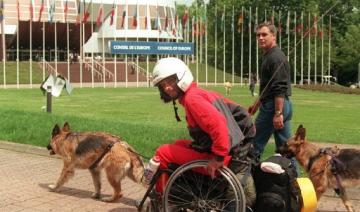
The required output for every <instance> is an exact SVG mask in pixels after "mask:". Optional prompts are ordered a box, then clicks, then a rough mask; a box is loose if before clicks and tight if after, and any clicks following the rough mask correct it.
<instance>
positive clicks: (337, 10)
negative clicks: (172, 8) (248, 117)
mask: <svg viewBox="0 0 360 212" xmlns="http://www.w3.org/2000/svg"><path fill="white" fill-rule="evenodd" d="M196 2H197V6H196ZM224 5H225V20H226V21H225V24H226V30H225V34H226V38H225V45H224V44H223V30H222V29H221V28H220V26H221V24H220V23H221V21H220V19H221V16H222V14H223V11H224ZM233 7H234V11H235V12H234V15H233V14H232V8H233ZM242 7H244V9H245V15H244V22H243V26H244V31H243V32H244V35H243V36H244V37H243V43H241V33H238V32H237V31H236V28H237V21H238V19H239V16H240V12H241V8H242ZM250 7H251V8H252V11H251V17H252V21H251V22H252V26H251V29H250V31H252V32H254V25H255V22H254V21H255V20H254V19H255V8H256V7H257V8H258V22H259V23H260V22H262V21H264V20H265V14H266V16H267V18H266V19H267V20H268V21H269V20H270V19H271V16H272V11H274V16H275V24H276V25H278V17H279V11H281V13H282V15H281V23H282V27H283V33H282V34H283V39H282V46H287V43H288V39H287V36H286V35H285V33H284V31H285V24H286V19H287V12H288V11H290V12H291V24H290V25H291V30H292V31H293V29H294V26H293V20H294V12H295V11H296V13H297V16H298V17H297V24H299V22H300V17H299V16H300V13H301V12H303V13H304V31H305V29H307V28H308V27H312V26H313V16H314V15H317V16H318V21H319V23H318V27H319V31H320V30H321V31H322V33H323V35H324V36H323V38H324V53H321V51H320V50H321V38H320V37H318V40H317V55H316V60H317V75H321V71H320V70H321V69H320V66H321V58H322V54H323V57H324V60H323V62H324V67H325V71H327V69H329V68H328V67H327V64H328V62H327V60H328V55H329V53H328V40H329V38H328V34H329V27H330V23H329V16H330V15H331V17H332V18H331V32H332V33H331V34H332V37H331V53H330V56H331V64H330V66H331V68H330V72H331V73H330V74H331V75H335V76H336V75H338V76H337V77H338V78H339V80H340V82H341V83H345V82H348V81H354V80H355V79H356V77H355V76H356V71H355V70H354V69H351V68H349V67H353V63H354V62H358V61H355V59H353V61H349V60H347V59H344V58H343V57H340V58H338V56H339V55H340V54H343V52H344V51H345V49H343V46H344V45H343V42H342V40H343V39H344V36H345V35H346V34H347V33H351V32H348V30H349V27H348V26H350V25H357V24H358V23H359V20H360V13H359V10H358V9H359V8H360V1H358V0H341V1H340V0H321V1H320V0H303V1H298V0H289V1H282V0H267V1H260V0H254V1H250V0H217V1H214V0H212V1H210V3H209V4H208V5H207V11H208V12H207V32H208V61H209V63H210V64H211V65H213V66H214V65H215V51H216V52H217V56H216V57H217V58H216V65H217V67H218V68H219V69H222V67H223V65H224V62H223V61H224V60H223V52H224V49H225V55H226V56H225V57H226V61H225V65H226V71H227V72H228V73H229V72H231V71H232V42H233V41H232V37H231V36H232V29H231V22H232V18H233V17H234V27H235V33H234V49H235V53H234V54H235V56H234V58H235V72H236V73H237V74H240V71H241V70H240V67H241V66H240V63H241V59H240V58H241V51H240V49H241V48H243V49H244V53H243V59H242V60H243V64H244V66H243V72H244V73H248V72H249V69H251V71H254V67H255V63H256V62H257V61H256V51H255V48H256V47H255V46H256V38H255V33H251V36H252V40H251V42H249V36H250V35H249V26H248V23H249V17H250V14H249V13H250ZM196 11H197V12H196ZM203 11H204V6H203V1H201V0H198V1H195V2H194V3H193V5H192V6H191V7H190V19H191V17H192V16H194V15H196V13H197V14H202V13H203ZM309 13H310V14H311V17H312V18H311V23H310V26H308V25H309V24H308V23H307V16H308V14H309ZM323 15H324V17H321V16H323ZM321 20H323V23H324V25H323V27H324V29H321V27H322V26H321V25H320V24H321ZM216 30H217V34H216V35H215V31H216ZM293 34H294V33H291V35H290V42H291V44H290V58H291V59H290V63H291V67H292V69H293V67H294V59H293V58H294V57H293V55H294V52H295V51H294V44H293V42H294V35H293ZM299 40H300V35H298V37H297V42H298V41H299ZM215 41H217V46H216V48H215ZM307 43H308V42H307V39H306V38H304V63H303V64H304V70H307V65H308V62H307V60H308V56H307V54H308V53H307V48H308V44H307ZM314 43H315V41H314V39H312V40H311V53H310V54H311V56H310V58H311V62H310V64H311V67H312V72H313V69H314V65H315V64H314V58H315V55H314V54H315V53H314V45H315V44H314ZM355 43H356V45H358V44H359V41H355ZM250 45H251V46H252V52H251V60H250V59H249V58H250V56H249V51H248V49H249V46H250ZM350 45H351V44H350ZM296 49H297V50H296V53H297V56H298V57H297V61H296V63H297V68H296V70H292V71H293V72H294V71H295V72H296V73H297V75H299V74H300V67H301V64H300V51H301V50H300V43H299V42H298V44H297V47H296ZM260 54H261V53H260ZM285 54H287V52H285ZM260 56H261V55H260ZM250 65H251V68H250ZM326 74H327V73H326Z"/></svg>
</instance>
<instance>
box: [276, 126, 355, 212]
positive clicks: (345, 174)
mask: <svg viewBox="0 0 360 212" xmlns="http://www.w3.org/2000/svg"><path fill="white" fill-rule="evenodd" d="M305 135H306V130H305V128H303V126H302V125H300V126H299V127H298V129H297V131H296V133H295V135H294V136H293V137H292V138H290V139H289V140H288V142H287V143H285V144H284V145H283V146H282V147H281V148H280V149H279V152H280V153H281V154H282V155H284V156H286V157H296V159H297V161H298V162H299V163H300V165H301V166H302V167H303V168H304V170H306V171H307V172H308V175H309V178H310V179H311V181H312V183H313V185H314V188H315V191H316V196H317V198H318V199H320V197H321V195H322V194H323V193H324V192H325V191H326V190H327V189H328V188H333V189H335V190H337V191H339V195H340V198H341V199H342V201H343V203H344V205H345V207H346V209H347V210H348V211H354V210H353V208H352V206H351V204H350V202H349V200H348V198H347V195H346V191H345V188H346V187H351V186H356V185H359V184H360V150H359V149H339V148H337V147H333V148H326V149H320V148H319V147H317V146H316V145H314V144H311V143H310V142H309V141H307V140H306V138H305ZM333 163H334V164H336V165H335V166H332V164H333ZM332 167H336V168H335V169H334V170H332ZM334 171H335V172H334ZM335 173H336V175H337V176H338V180H339V182H338V180H337V179H336V176H335Z"/></svg>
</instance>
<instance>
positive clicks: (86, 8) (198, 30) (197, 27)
mask: <svg viewBox="0 0 360 212" xmlns="http://www.w3.org/2000/svg"><path fill="white" fill-rule="evenodd" d="M91 5H92V0H91V1H90V2H89V3H86V2H85V1H83V12H82V13H81V10H80V7H81V2H80V0H77V18H76V23H77V24H80V23H86V22H88V20H89V17H90V8H91ZM44 8H45V0H41V6H40V9H39V14H38V22H41V18H42V13H43V11H44ZM119 8H120V7H119ZM55 9H56V8H55V0H49V6H48V13H49V21H50V22H53V19H54V13H55ZM115 9H116V4H115V0H114V3H113V5H112V8H111V10H110V12H109V14H108V16H109V17H110V25H113V23H114V15H115ZM29 10H30V11H29V12H30V20H31V21H33V20H34V0H29ZM156 10H157V11H156V17H155V19H152V20H151V21H150V23H151V28H152V29H155V30H159V31H167V32H171V31H172V33H173V34H174V35H177V34H178V33H181V32H182V31H183V30H184V28H185V27H186V26H187V24H188V22H189V19H190V18H189V17H190V14H189V10H188V9H185V11H184V14H183V16H182V18H181V21H179V16H178V14H177V12H176V10H175V14H174V21H171V23H170V21H169V16H168V14H167V13H166V16H165V20H163V21H161V19H160V15H159V14H160V12H159V8H158V7H157V8H156ZM68 11H69V8H68V1H67V0H66V1H65V2H64V11H63V12H64V16H65V22H66V21H67V15H68ZM137 11H138V5H136V8H135V10H134V14H133V15H132V26H133V27H135V28H136V27H137V26H138V24H139V23H138V14H137ZM17 13H18V19H19V18H20V8H19V0H17ZM103 13H104V11H103V5H101V6H100V8H99V10H98V14H97V17H96V24H97V26H100V25H101V23H102V21H103V18H104V14H103ZM146 13H147V10H146ZM126 14H127V11H126V10H125V8H124V10H123V12H122V16H121V19H122V20H121V28H124V22H125V21H126ZM273 14H274V12H273ZM200 16H202V17H200V18H199V17H195V16H192V27H191V31H192V33H193V34H195V35H203V34H204V33H205V31H206V29H205V22H206V17H205V16H204V15H200ZM3 18H4V1H3V0H0V21H2V20H3ZM219 18H220V21H221V23H220V28H221V30H223V29H224V25H225V11H223V12H222V14H221V16H220V17H216V18H215V19H216V20H215V21H219V20H218V19H219ZM245 18H246V17H245V12H244V10H242V11H241V12H240V14H239V15H238V18H237V23H236V25H237V32H238V33H241V32H242V29H243V28H245V30H252V29H251V28H252V27H251V25H252V23H251V22H249V21H248V22H249V23H248V26H245V27H243V25H244V23H245V21H246V20H245ZM256 19H257V18H256ZM290 19H291V17H290V15H287V18H286V24H285V25H286V31H285V32H286V34H289V33H290V32H293V33H304V35H305V36H307V35H309V34H311V35H319V36H322V35H323V31H319V30H318V17H317V16H316V15H315V16H313V23H311V24H309V23H308V24H307V25H308V26H307V27H306V28H305V27H304V23H303V21H296V19H297V20H299V19H300V16H297V17H296V18H294V22H297V24H296V25H295V26H293V29H292V30H290V25H291V23H290ZM269 20H270V21H271V22H272V23H273V24H274V25H277V28H278V32H280V33H282V30H283V29H282V24H281V19H280V18H279V19H278V22H277V23H275V17H274V15H272V16H271V17H270V18H269ZM162 22H163V23H162ZM144 23H145V28H146V29H147V28H148V14H145V19H144ZM231 26H232V29H233V30H235V27H234V23H232V24H231ZM256 27H257V20H256V21H255V23H254V31H256Z"/></svg>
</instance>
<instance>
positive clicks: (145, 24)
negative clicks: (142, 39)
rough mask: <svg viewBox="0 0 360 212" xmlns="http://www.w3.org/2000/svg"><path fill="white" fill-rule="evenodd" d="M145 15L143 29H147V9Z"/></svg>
mask: <svg viewBox="0 0 360 212" xmlns="http://www.w3.org/2000/svg"><path fill="white" fill-rule="evenodd" d="M145 11H146V13H145V29H147V20H148V14H147V9H145Z"/></svg>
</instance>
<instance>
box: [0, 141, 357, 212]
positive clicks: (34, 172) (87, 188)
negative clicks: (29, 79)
mask: <svg viewBox="0 0 360 212" xmlns="http://www.w3.org/2000/svg"><path fill="white" fill-rule="evenodd" d="M61 168H62V161H61V160H60V159H59V158H57V157H49V153H48V151H47V150H46V149H45V148H39V147H33V146H29V145H22V144H14V143H9V142H2V141H0V211H6V212H8V211H9V212H12V211H34V212H35V211H111V212H116V211H119V212H120V211H121V212H127V211H128V212H135V211H137V210H136V208H135V206H134V202H135V200H139V199H141V198H142V196H143V194H144V193H145V189H144V188H143V187H142V186H141V185H138V184H135V183H133V182H132V181H130V180H129V179H125V180H123V184H122V188H123V194H124V197H123V198H122V199H121V200H120V201H119V202H117V203H104V202H101V201H98V200H94V199H91V198H90V196H91V194H92V192H93V191H94V188H93V184H92V179H91V175H90V173H89V172H88V171H87V170H76V172H75V176H74V177H73V178H72V179H70V181H69V182H68V183H66V184H65V186H64V187H62V188H61V189H60V190H59V191H58V192H50V191H49V190H48V188H47V186H48V185H49V184H52V183H54V182H56V180H57V178H58V177H59V174H60V171H61ZM102 183H103V184H102V185H103V188H102V194H103V195H106V196H108V195H111V194H112V188H111V187H110V186H109V183H108V182H107V180H106V177H105V176H103V178H102ZM348 193H349V194H348V195H349V197H350V198H351V202H352V204H353V205H354V208H355V209H360V188H356V189H349V190H348ZM318 211H319V212H320V211H321V212H330V211H345V207H344V206H343V204H342V202H341V200H340V199H339V198H337V197H335V196H334V192H333V191H331V190H328V192H327V193H326V194H325V195H324V196H323V197H322V198H321V201H320V202H319V204H318Z"/></svg>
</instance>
